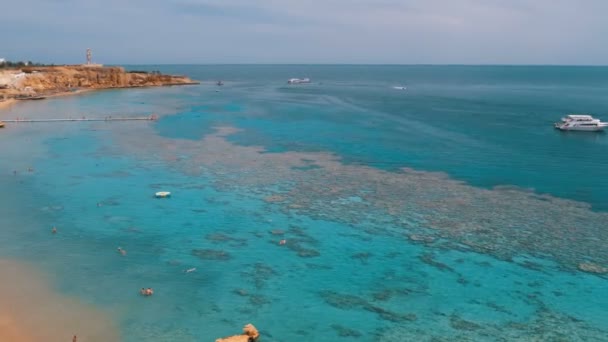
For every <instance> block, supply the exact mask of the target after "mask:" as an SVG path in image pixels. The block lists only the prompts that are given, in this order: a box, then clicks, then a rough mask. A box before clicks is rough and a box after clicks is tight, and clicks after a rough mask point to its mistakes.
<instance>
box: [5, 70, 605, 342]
mask: <svg viewBox="0 0 608 342" xmlns="http://www.w3.org/2000/svg"><path fill="white" fill-rule="evenodd" d="M130 68H133V69H138V70H141V69H144V68H148V69H149V70H157V69H158V70H161V71H163V72H168V73H179V74H187V75H189V76H191V77H192V78H194V79H198V80H201V81H203V83H202V84H201V85H200V86H188V87H170V88H153V89H131V90H112V91H102V92H97V93H89V94H85V95H82V96H74V97H64V98H56V99H49V100H46V101H40V102H38V101H36V102H32V103H23V104H18V105H17V106H14V107H12V108H11V109H10V110H8V111H5V112H2V114H1V115H2V117H28V118H43V117H69V116H71V117H80V116H87V117H105V116H108V115H111V116H134V115H148V114H151V113H157V114H159V115H160V116H161V118H160V120H159V121H157V122H122V123H109V122H108V123H106V122H97V123H48V124H44V123H39V124H11V125H9V127H8V129H4V130H3V131H1V132H0V133H1V134H0V144H2V147H3V157H2V159H0V184H1V185H2V188H3V189H5V192H4V193H5V196H3V197H2V198H1V201H2V205H1V206H0V227H1V229H0V257H13V258H18V259H23V260H28V261H32V262H34V264H35V265H38V266H40V267H41V268H44V269H46V270H48V271H49V272H51V273H53V274H54V275H55V278H54V280H53V281H54V283H55V284H56V286H57V288H58V289H59V290H60V291H62V292H64V293H66V294H69V295H73V296H77V297H79V298H81V299H82V300H84V301H86V302H91V303H94V304H96V305H98V306H100V307H102V308H104V309H107V310H108V311H109V312H111V313H112V316H113V317H114V318H115V319H116V321H117V322H118V323H119V325H120V328H121V333H122V336H123V338H124V340H125V341H148V340H149V341H211V340H214V339H215V338H217V337H221V336H226V335H231V334H234V333H237V332H238V331H239V330H240V328H241V326H242V325H244V324H246V323H249V322H251V323H253V324H255V325H256V326H257V327H258V328H259V329H260V330H261V332H262V335H263V340H262V341H289V340H298V341H342V340H344V341H348V340H352V341H410V340H411V341H413V340H420V341H426V340H428V341H430V340H433V339H435V340H446V341H452V340H472V341H494V340H518V339H519V340H522V341H523V340H531V339H533V338H537V339H539V340H559V339H560V338H561V339H562V340H567V341H571V340H572V341H576V340H582V341H603V340H608V329H606V327H607V326H608V314H607V311H606V308H607V307H608V296H606V293H607V290H606V289H607V278H606V276H605V275H601V274H592V273H588V272H582V271H580V270H579V268H580V267H581V264H583V265H589V264H591V265H596V266H597V267H598V268H601V267H608V251H607V250H606V248H605V245H606V243H607V242H608V231H607V230H606V227H607V226H608V212H607V210H608V196H607V195H606V194H607V191H608V178H606V176H607V175H608V159H606V158H605V155H606V151H607V148H608V135H607V134H604V133H591V134H589V133H583V134H580V133H579V134H577V133H561V132H557V131H555V130H554V129H553V128H552V122H554V121H556V120H558V119H559V118H560V117H561V116H563V115H565V114H567V113H570V112H584V113H591V114H594V115H597V116H599V117H600V118H602V119H605V120H608V97H607V96H606V95H607V94H608V68H605V67H508V66H494V67H490V66H487V67H474V66H145V67H144V66H132V67H130ZM291 77H311V78H312V79H313V83H312V84H307V85H298V86H288V85H286V84H285V81H286V80H287V79H288V78H291ZM218 79H222V80H224V82H225V85H224V86H223V87H217V86H215V85H214V83H215V82H214V81H215V80H218ZM393 86H407V90H406V91H399V90H395V89H393V88H392V87H393ZM29 167H32V168H33V169H34V172H28V171H27V169H28V168H29ZM403 168H407V169H405V170H404V169H403ZM13 171H17V174H16V175H15V174H14V173H13ZM161 190H167V191H171V192H172V193H173V196H172V197H171V198H170V199H163V200H159V199H155V198H153V194H154V193H155V192H156V191H161ZM7 194H10V196H9V195H7ZM52 226H57V227H58V229H59V232H60V233H59V234H57V235H56V236H50V234H49V231H50V228H51V227H52ZM281 239H285V240H286V241H287V243H286V244H285V245H279V244H278V242H279V241H280V240H281ZM119 246H120V247H122V248H124V249H126V250H127V251H128V255H127V256H124V257H123V256H121V255H120V254H119V253H117V251H116V248H117V247H119ZM193 267H195V268H196V271H195V272H191V273H185V272H184V270H186V269H189V268H193ZM141 287H153V288H154V289H155V292H156V293H155V296H154V297H153V298H146V299H144V298H141V297H140V296H138V292H137V291H138V289H139V288H141Z"/></svg>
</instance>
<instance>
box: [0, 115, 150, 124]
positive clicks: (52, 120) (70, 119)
mask: <svg viewBox="0 0 608 342" xmlns="http://www.w3.org/2000/svg"><path fill="white" fill-rule="evenodd" d="M155 120H158V116H156V115H150V116H138V117H123V118H121V117H111V116H109V117H106V118H86V117H82V118H66V119H8V120H7V119H2V120H1V121H2V122H15V123H17V122H66V121H155Z"/></svg>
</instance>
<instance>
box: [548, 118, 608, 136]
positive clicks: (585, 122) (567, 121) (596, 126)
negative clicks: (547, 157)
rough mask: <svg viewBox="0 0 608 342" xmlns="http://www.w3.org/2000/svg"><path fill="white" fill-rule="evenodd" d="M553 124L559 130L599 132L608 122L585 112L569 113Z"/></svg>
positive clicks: (607, 125)
mask: <svg viewBox="0 0 608 342" xmlns="http://www.w3.org/2000/svg"><path fill="white" fill-rule="evenodd" d="M553 126H554V127H555V128H557V129H559V130H561V131H586V132H599V131H603V130H604V128H606V127H608V122H602V121H600V119H595V118H594V117H593V116H591V115H587V114H569V115H566V116H565V117H563V118H562V120H561V121H560V122H556V123H555V124H554V125H553Z"/></svg>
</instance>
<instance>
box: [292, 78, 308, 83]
mask: <svg viewBox="0 0 608 342" xmlns="http://www.w3.org/2000/svg"><path fill="white" fill-rule="evenodd" d="M287 83H288V84H300V83H310V78H290V79H289V80H287Z"/></svg>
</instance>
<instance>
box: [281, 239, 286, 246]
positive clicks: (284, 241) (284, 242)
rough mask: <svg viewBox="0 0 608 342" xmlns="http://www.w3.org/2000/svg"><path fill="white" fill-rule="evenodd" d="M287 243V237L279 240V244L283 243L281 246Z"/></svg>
mask: <svg viewBox="0 0 608 342" xmlns="http://www.w3.org/2000/svg"><path fill="white" fill-rule="evenodd" d="M286 243H287V240H285V239H283V240H281V241H279V245H281V246H282V245H284V244H286Z"/></svg>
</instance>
